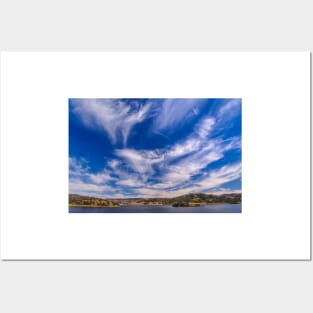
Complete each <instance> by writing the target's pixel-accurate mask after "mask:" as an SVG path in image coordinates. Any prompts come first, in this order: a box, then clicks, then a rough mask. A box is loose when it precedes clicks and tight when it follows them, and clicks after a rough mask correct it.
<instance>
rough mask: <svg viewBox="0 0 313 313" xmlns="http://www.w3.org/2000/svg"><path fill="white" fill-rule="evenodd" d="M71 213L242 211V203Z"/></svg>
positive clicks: (72, 209) (79, 209)
mask: <svg viewBox="0 0 313 313" xmlns="http://www.w3.org/2000/svg"><path fill="white" fill-rule="evenodd" d="M69 213H241V204H210V205H203V206H197V207H178V208H175V207H172V206H170V205H155V206H153V205H149V206H147V205H138V206H137V205H122V206H120V207H117V208H107V207H101V208H100V207H99V208H88V207H69Z"/></svg>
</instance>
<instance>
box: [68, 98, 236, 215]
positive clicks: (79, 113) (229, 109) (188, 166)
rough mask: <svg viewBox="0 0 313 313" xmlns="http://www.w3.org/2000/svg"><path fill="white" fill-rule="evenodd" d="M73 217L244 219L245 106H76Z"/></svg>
mask: <svg viewBox="0 0 313 313" xmlns="http://www.w3.org/2000/svg"><path fill="white" fill-rule="evenodd" d="M69 212H70V213H241V99H171V98H167V99H142V98H140V99H138V98H137V99H69Z"/></svg>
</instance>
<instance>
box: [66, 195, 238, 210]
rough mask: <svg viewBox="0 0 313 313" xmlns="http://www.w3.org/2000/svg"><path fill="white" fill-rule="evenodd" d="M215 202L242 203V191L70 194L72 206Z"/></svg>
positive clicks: (198, 203)
mask: <svg viewBox="0 0 313 313" xmlns="http://www.w3.org/2000/svg"><path fill="white" fill-rule="evenodd" d="M215 203H229V204H240V203H241V193H228V194H222V195H214V194H205V193H190V194H186V195H182V196H179V197H174V198H124V199H101V198H95V197H87V196H81V195H77V194H70V195H69V205H70V206H86V207H117V206H119V205H172V206H175V207H183V206H188V207H190V206H200V205H207V204H215Z"/></svg>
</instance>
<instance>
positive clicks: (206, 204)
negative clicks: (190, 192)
mask: <svg viewBox="0 0 313 313" xmlns="http://www.w3.org/2000/svg"><path fill="white" fill-rule="evenodd" d="M219 204H230V205H231V204H241V203H227V202H216V203H204V204H199V205H190V206H176V207H178V208H193V207H200V206H209V205H219ZM124 206H134V207H136V206H170V207H175V206H173V205H171V204H122V205H116V206H99V205H85V204H80V205H73V204H69V207H83V208H120V207H124Z"/></svg>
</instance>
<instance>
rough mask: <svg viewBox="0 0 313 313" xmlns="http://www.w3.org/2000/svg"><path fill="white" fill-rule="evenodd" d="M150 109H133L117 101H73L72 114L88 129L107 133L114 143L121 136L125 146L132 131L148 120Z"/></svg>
mask: <svg viewBox="0 0 313 313" xmlns="http://www.w3.org/2000/svg"><path fill="white" fill-rule="evenodd" d="M149 109H150V104H146V105H144V106H139V105H135V106H134V107H132V106H130V105H129V104H126V103H125V102H124V101H123V100H116V99H72V112H73V113H74V114H75V115H76V116H77V117H79V118H80V120H81V121H82V122H83V124H84V125H85V126H86V127H88V128H91V129H96V130H99V131H105V132H106V133H107V134H108V136H109V137H110V139H111V141H112V143H116V142H117V140H118V138H119V136H121V137H122V140H123V143H124V145H125V144H126V143H127V139H128V136H129V133H130V131H131V129H132V128H133V127H134V126H135V125H136V124H137V123H140V122H142V121H143V120H144V119H145V118H146V116H147V114H148V112H149Z"/></svg>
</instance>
